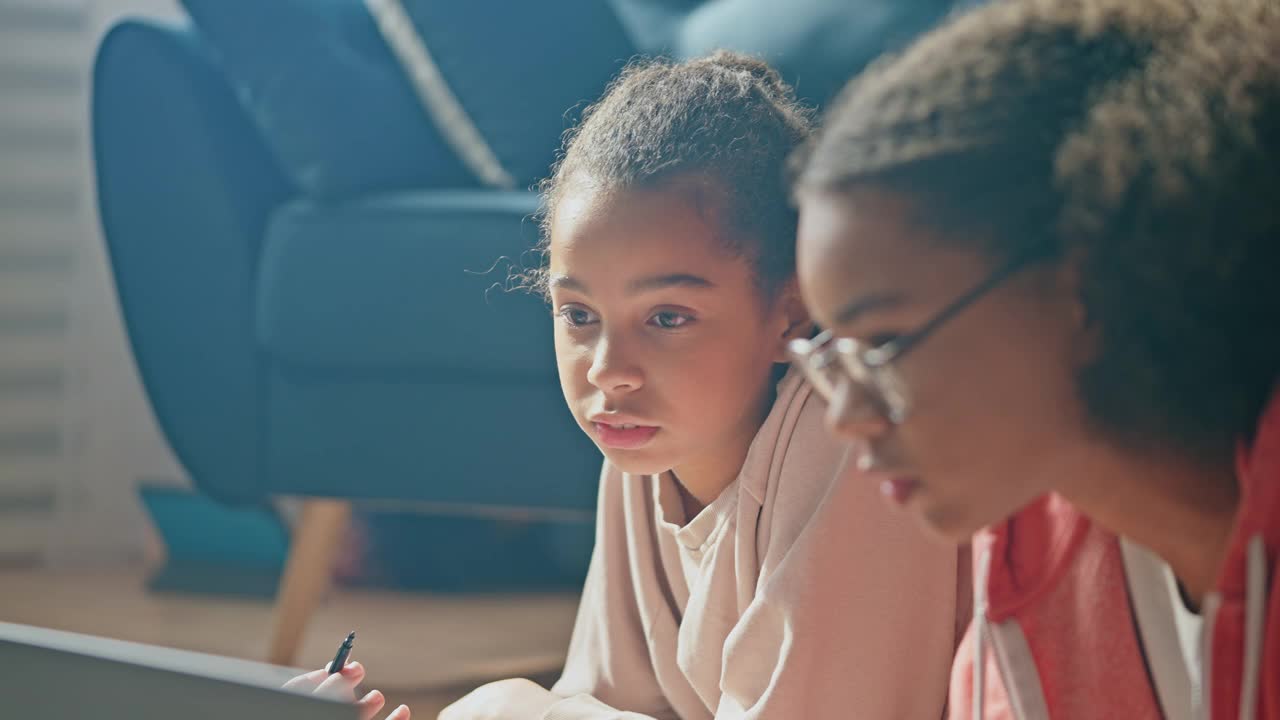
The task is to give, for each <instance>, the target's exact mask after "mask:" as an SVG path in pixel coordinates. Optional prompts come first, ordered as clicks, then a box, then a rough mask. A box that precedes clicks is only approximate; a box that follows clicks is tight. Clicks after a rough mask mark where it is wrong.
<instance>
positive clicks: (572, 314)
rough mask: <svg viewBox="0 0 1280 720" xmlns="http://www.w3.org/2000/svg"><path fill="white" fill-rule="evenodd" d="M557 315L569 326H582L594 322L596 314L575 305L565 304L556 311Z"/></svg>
mask: <svg viewBox="0 0 1280 720" xmlns="http://www.w3.org/2000/svg"><path fill="white" fill-rule="evenodd" d="M556 316H557V317H559V318H560V319H561V320H562V321H564V323H565V324H566V325H568V326H569V327H582V326H583V325H590V324H591V323H593V322H595V319H596V316H595V314H594V313H592V312H591V311H590V310H588V309H586V308H584V307H579V306H577V305H565V306H564V307H562V308H560V309H559V310H558V311H556Z"/></svg>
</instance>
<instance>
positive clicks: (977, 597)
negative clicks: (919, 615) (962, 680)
mask: <svg viewBox="0 0 1280 720" xmlns="http://www.w3.org/2000/svg"><path fill="white" fill-rule="evenodd" d="M990 575H991V548H986V549H984V550H983V551H982V555H980V556H979V557H978V577H976V578H974V580H973V622H974V627H973V716H972V720H982V716H983V713H984V712H985V711H986V697H984V695H985V693H986V690H987V682H986V676H987V673H986V669H987V662H986V660H987V578H988V577H989V576H990Z"/></svg>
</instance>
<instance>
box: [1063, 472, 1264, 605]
mask: <svg viewBox="0 0 1280 720" xmlns="http://www.w3.org/2000/svg"><path fill="white" fill-rule="evenodd" d="M1102 455H1103V456H1104V457H1105V460H1094V461H1091V462H1084V463H1080V464H1078V465H1076V467H1078V468H1079V471H1078V472H1077V475H1076V477H1075V478H1073V479H1072V480H1071V481H1070V484H1069V487H1063V489H1062V495H1063V496H1064V497H1066V498H1067V499H1068V500H1070V501H1071V502H1072V504H1074V505H1075V506H1076V507H1078V508H1079V509H1080V510H1081V511H1082V512H1084V513H1085V514H1087V515H1089V516H1090V517H1092V518H1093V519H1094V520H1096V521H1097V522H1098V523H1099V524H1101V525H1102V526H1103V527H1106V528H1107V529H1109V530H1111V531H1112V532H1114V533H1116V534H1117V535H1120V536H1123V537H1126V538H1128V539H1130V540H1132V541H1134V542H1136V543H1138V544H1140V545H1143V546H1145V547H1147V548H1148V549H1150V550H1151V551H1152V552H1154V553H1156V555H1158V556H1160V558H1161V559H1163V560H1164V561H1165V562H1166V563H1168V564H1169V567H1170V568H1172V570H1173V574H1174V575H1175V576H1176V577H1177V578H1178V581H1179V582H1180V583H1182V586H1183V587H1184V588H1185V589H1186V592H1187V595H1188V596H1189V597H1190V599H1191V600H1192V601H1193V602H1195V603H1196V605H1199V604H1200V603H1201V602H1202V601H1203V600H1204V597H1205V595H1206V594H1208V593H1209V592H1210V591H1211V590H1212V589H1213V587H1214V584H1215V583H1216V582H1217V579H1218V574H1219V572H1220V570H1221V566H1222V561H1223V558H1224V557H1225V555H1226V552H1227V543H1228V542H1229V541H1230V535H1231V529H1232V527H1233V524H1234V522H1235V515H1236V510H1237V507H1238V505H1239V500H1240V490H1239V484H1238V483H1237V481H1236V477H1235V471H1234V469H1233V467H1232V465H1231V463H1230V461H1227V462H1221V463H1205V462H1195V461H1192V460H1188V459H1187V458H1185V457H1183V456H1177V455H1174V454H1169V455H1167V456H1163V457H1156V455H1158V453H1151V454H1149V455H1144V456H1129V455H1122V456H1119V457H1117V453H1115V452H1104V453H1102Z"/></svg>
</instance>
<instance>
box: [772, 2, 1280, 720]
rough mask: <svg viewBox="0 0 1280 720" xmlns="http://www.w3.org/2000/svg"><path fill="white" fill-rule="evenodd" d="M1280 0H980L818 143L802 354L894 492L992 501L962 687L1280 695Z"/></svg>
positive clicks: (1217, 706) (918, 510)
mask: <svg viewBox="0 0 1280 720" xmlns="http://www.w3.org/2000/svg"><path fill="white" fill-rule="evenodd" d="M1277 13H1280V6H1277V5H1276V4H1275V3H1274V2H1273V1H1272V0H1267V1H1266V2H1262V1H1259V2H1256V3H1254V2H1251V1H1250V0H1241V1H1240V2H1224V3H1215V4H1206V3H1195V2H1180V1H1178V0H1143V1H1142V2H1135V1H1133V0H1070V1H1065V2H1064V1H1060V0H1059V1H1055V2H1048V1H1044V2H1039V1H1033V0H1027V1H1023V2H1007V3H1002V4H995V5H991V6H987V7H985V8H983V9H980V10H978V11H977V12H975V13H973V14H970V15H967V16H964V17H962V18H959V19H957V20H955V21H953V22H952V23H951V24H950V25H948V26H946V27H945V28H942V29H939V30H938V31H936V32H934V33H932V34H931V35H929V36H927V37H925V38H923V39H922V40H921V41H920V42H919V43H918V44H917V45H916V46H914V47H913V48H912V49H910V50H909V51H907V52H906V53H905V54H903V55H902V56H900V57H898V58H896V59H894V60H892V61H889V62H887V63H884V64H881V65H879V66H878V67H876V68H874V69H873V70H872V71H871V72H869V73H867V74H866V75H865V76H863V77H861V78H860V79H859V80H857V81H856V82H855V83H853V84H852V85H851V86H850V87H849V88H848V89H847V90H846V92H845V94H844V95H843V97H842V99H841V100H840V101H839V102H838V103H837V106H836V108H835V109H834V110H833V112H832V113H831V115H830V117H829V119H828V121H827V125H826V127H825V128H824V130H823V133H822V136H821V137H820V139H818V140H817V141H816V143H815V144H814V145H813V146H812V148H811V149H810V150H809V151H808V153H807V154H805V156H804V157H803V158H802V159H801V161H800V166H799V172H798V181H797V190H796V194H797V197H798V200H799V205H800V210H801V220H800V230H799V275H800V280H801V284H802V287H803V292H804V296H805V298H806V300H807V302H808V305H809V307H810V309H811V310H812V311H813V312H814V314H815V317H816V318H817V319H818V320H819V321H820V324H821V325H823V326H824V327H826V328H829V333H826V334H824V335H822V336H819V338H817V339H816V341H815V342H812V343H810V342H800V343H797V344H796V346H795V350H796V359H797V361H798V362H799V363H800V364H801V365H802V366H803V367H804V368H805V369H806V372H807V373H808V374H809V376H810V378H811V381H812V384H813V385H814V386H815V387H816V388H818V389H819V391H820V392H821V393H822V394H824V395H825V396H826V397H827V398H828V400H829V412H828V419H829V422H830V424H831V425H832V427H834V428H835V430H836V431H837V432H838V433H839V434H841V435H843V436H845V437H847V438H849V439H850V440H852V441H854V443H855V444H856V448H857V449H856V452H857V454H858V457H859V464H860V465H861V466H862V467H863V468H864V469H865V470H866V471H867V474H868V475H870V476H871V477H872V478H873V480H874V482H876V483H877V484H878V486H879V488H880V490H881V492H882V494H883V495H884V496H885V497H887V498H888V499H889V501H890V502H891V503H892V504H894V505H898V506H901V507H902V508H903V509H905V510H906V511H907V512H908V513H909V514H910V515H913V516H915V517H917V518H918V519H919V520H921V521H922V522H923V523H924V525H926V526H927V527H928V528H930V529H932V530H933V531H934V532H936V533H937V534H940V535H942V536H945V537H948V538H951V539H953V540H956V541H964V540H967V539H969V538H970V536H971V535H973V533H975V532H977V535H976V538H975V540H974V552H975V557H976V558H977V563H976V569H975V581H974V582H975V586H976V590H977V593H976V598H975V611H976V613H975V621H974V624H973V626H972V627H971V628H970V631H969V633H968V635H967V637H966V641H965V644H964V646H962V648H961V649H960V651H959V653H958V655H957V666H956V669H955V672H954V674H953V680H952V696H951V697H952V708H953V717H962V718H963V717H973V718H977V717H988V718H990V717H1018V718H1043V717H1049V716H1052V717H1060V718H1080V717H1115V718H1121V717H1123V718H1157V717H1161V716H1164V717H1168V718H1189V717H1193V715H1192V712H1193V707H1195V706H1199V707H1200V712H1201V713H1203V714H1196V715H1194V717H1212V718H1215V719H1217V718H1232V719H1235V718H1280V586H1278V585H1277V583H1278V582H1280V573H1278V572H1277V568H1276V557H1277V552H1278V551H1280V400H1277V399H1276V398H1275V396H1274V394H1273V393H1274V392H1275V391H1274V390H1273V388H1274V387H1275V385H1276V380H1277V376H1278V375H1280V331H1278V330H1277V328H1280V293H1278V292H1277V291H1276V287H1275V280H1274V278H1275V272H1276V268H1277V267H1280V214H1278V212H1277V210H1276V207H1277V206H1276V201H1277V198H1278V197H1280V154H1278V151H1280V132H1278V128H1280V52H1278V50H1277V48H1280V33H1277V32H1276V30H1277V29H1280V23H1277V18H1276V15H1277ZM1118 537H1124V538H1127V539H1126V540H1124V541H1121V540H1118V539H1117V538H1118ZM1129 540H1132V541H1134V542H1136V543H1140V544H1141V545H1142V546H1145V547H1146V548H1149V549H1150V551H1152V552H1153V553H1154V554H1152V552H1148V551H1147V550H1144V549H1142V548H1141V547H1139V546H1137V545H1131V544H1130V543H1129Z"/></svg>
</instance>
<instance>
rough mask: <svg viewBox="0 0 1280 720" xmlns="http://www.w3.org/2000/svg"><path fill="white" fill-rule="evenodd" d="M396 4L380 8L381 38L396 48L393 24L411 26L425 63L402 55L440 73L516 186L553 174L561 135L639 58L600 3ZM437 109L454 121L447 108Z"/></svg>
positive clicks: (430, 0)
mask: <svg viewBox="0 0 1280 720" xmlns="http://www.w3.org/2000/svg"><path fill="white" fill-rule="evenodd" d="M390 4H392V3H383V5H382V6H379V7H378V8H376V9H375V13H377V14H378V15H380V16H382V20H383V25H384V34H386V36H387V37H388V38H389V40H390V41H391V42H392V44H395V36H394V26H396V25H397V23H398V22H399V21H398V18H400V17H407V18H408V20H409V21H410V22H411V23H412V25H413V30H414V31H415V32H416V34H417V36H418V38H419V39H420V41H421V46H422V49H424V50H425V53H424V55H425V57H417V58H414V57H405V58H403V59H404V60H405V61H406V64H407V65H409V66H410V67H414V66H415V65H420V66H425V67H419V68H418V69H419V70H424V71H428V74H432V75H434V74H436V73H438V77H439V79H440V80H442V81H443V85H444V87H445V88H447V91H446V92H447V94H448V95H449V96H452V97H453V98H454V99H456V102H457V105H458V107H459V108H460V110H461V111H462V113H464V114H465V121H464V122H467V123H468V124H469V125H470V126H472V127H473V128H474V130H475V131H477V134H478V135H479V136H480V138H481V139H482V141H483V143H484V144H485V145H487V146H488V148H489V150H490V151H491V154H492V156H493V158H494V159H496V160H497V162H498V165H499V166H500V168H501V171H502V172H503V174H505V176H506V178H505V182H506V183H510V184H511V186H514V187H528V186H529V185H530V184H532V183H534V182H535V181H537V180H538V179H540V178H542V177H543V176H545V175H546V174H547V171H548V169H549V168H550V166H551V162H552V161H553V160H554V158H555V153H556V150H557V149H558V147H559V145H560V137H561V135H562V134H563V133H564V131H565V130H566V129H567V128H569V127H571V126H572V125H574V124H576V122H577V118H578V113H579V112H580V111H581V110H582V109H583V108H584V107H585V106H586V105H587V104H588V103H591V102H595V101H596V100H597V99H598V98H599V97H600V95H601V94H603V92H604V90H605V87H606V86H607V85H608V82H609V80H610V79H611V78H612V77H613V76H614V75H615V74H617V72H618V70H620V69H621V68H622V66H623V64H624V63H625V62H626V61H627V60H628V59H629V58H630V57H631V56H632V55H633V54H634V53H635V47H634V45H633V44H632V42H631V39H630V38H629V37H628V36H627V33H626V32H625V31H624V29H623V27H622V24H621V22H620V21H619V20H618V17H617V15H616V14H615V13H614V11H613V8H612V7H610V6H609V5H608V4H607V3H604V2H601V1H600V0H539V1H538V2H512V1H511V0H468V1H467V2H439V1H438V0H395V3H394V4H395V5H398V7H399V8H400V9H402V10H403V15H401V13H400V12H398V11H389V10H388V9H387V8H386V7H385V6H386V5H390ZM388 23H389V24H390V25H391V26H393V27H387V24H388ZM397 46H398V45H397ZM432 70H434V72H431V71H432ZM431 84H434V83H431ZM436 91H437V92H439V88H437V89H436ZM423 92H424V95H428V92H427V89H426V87H425V86H424V88H423ZM436 100H437V102H438V103H447V102H448V101H447V98H445V97H438V96H437V97H436ZM432 110H433V111H435V112H437V113H441V114H442V120H443V116H447V114H446V113H442V112H441V111H443V110H444V108H441V107H433V108H432ZM441 124H442V125H443V126H445V127H448V126H449V125H450V124H451V123H449V122H447V121H442V123H441ZM446 134H448V133H446ZM451 137H454V140H453V141H454V142H455V143H460V144H468V143H465V142H464V140H463V138H457V137H456V136H453V135H451ZM456 154H458V155H460V156H465V154H466V151H465V150H464V149H463V148H460V147H459V148H456ZM473 172H474V173H476V174H477V175H483V174H484V173H482V172H481V171H480V170H479V168H473ZM498 186H502V184H499V185H498Z"/></svg>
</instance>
